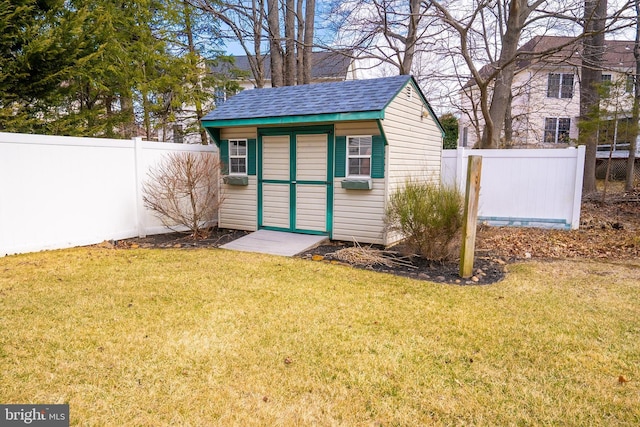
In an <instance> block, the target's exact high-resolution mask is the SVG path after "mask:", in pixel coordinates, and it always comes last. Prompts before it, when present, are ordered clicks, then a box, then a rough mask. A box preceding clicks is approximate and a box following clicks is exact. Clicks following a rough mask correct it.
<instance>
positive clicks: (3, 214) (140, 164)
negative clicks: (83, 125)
mask: <svg viewBox="0 0 640 427" xmlns="http://www.w3.org/2000/svg"><path fill="white" fill-rule="evenodd" d="M215 150H216V148H215V146H203V145H185V144H171V143H159V142H146V141H142V140H140V139H139V138H135V139H134V140H113V139H99V138H73V137H60V136H43V135H24V134H11V133H1V132H0V257H1V256H4V255H7V254H15V253H23V252H33V251H39V250H43V249H58V248H66V247H73V246H81V245H89V244H94V243H99V242H102V241H104V240H107V239H124V238H128V237H135V236H144V235H146V234H158V233H163V232H167V231H168V229H167V228H166V227H164V226H163V225H162V223H161V222H160V220H159V219H157V218H156V217H155V216H154V215H153V214H152V213H151V212H150V211H148V210H147V209H145V208H144V206H143V202H142V194H141V192H142V182H144V180H145V179H146V176H147V172H148V171H149V169H150V168H151V167H152V166H153V165H155V164H157V163H158V162H159V161H160V160H162V159H163V158H164V156H166V155H168V154H169V153H171V152H177V151H192V152H213V151H215Z"/></svg>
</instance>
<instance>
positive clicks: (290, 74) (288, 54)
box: [284, 0, 296, 86]
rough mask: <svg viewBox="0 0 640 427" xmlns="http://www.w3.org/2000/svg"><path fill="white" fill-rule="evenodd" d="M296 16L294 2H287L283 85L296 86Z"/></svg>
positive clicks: (292, 0)
mask: <svg viewBox="0 0 640 427" xmlns="http://www.w3.org/2000/svg"><path fill="white" fill-rule="evenodd" d="M295 18H296V15H295V2H294V0H287V2H286V6H285V14H284V39H285V40H284V46H285V51H284V85H285V86H294V85H295V84H296V31H295V28H296V20H295Z"/></svg>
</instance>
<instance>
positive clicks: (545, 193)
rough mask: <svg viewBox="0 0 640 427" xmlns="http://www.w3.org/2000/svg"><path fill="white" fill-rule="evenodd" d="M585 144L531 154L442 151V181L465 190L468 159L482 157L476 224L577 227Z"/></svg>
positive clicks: (521, 151) (534, 151)
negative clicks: (478, 222) (477, 222)
mask: <svg viewBox="0 0 640 427" xmlns="http://www.w3.org/2000/svg"><path fill="white" fill-rule="evenodd" d="M584 153H585V149H584V146H579V147H578V148H577V149H576V148H567V149H540V150H538V149H536V150H525V149H522V150H518V149H513V150H469V149H464V148H458V149H457V150H444V151H443V154H442V171H441V172H442V175H441V176H442V182H443V183H445V184H450V185H458V186H459V188H460V189H461V190H462V191H463V192H464V182H465V180H466V176H467V175H466V174H467V161H468V160H467V159H468V157H469V156H470V155H474V156H482V177H481V181H480V201H479V207H478V219H479V221H483V222H487V223H489V224H491V225H520V226H536V227H544V228H561V229H577V228H578V227H579V225H580V201H581V198H582V178H583V173H584Z"/></svg>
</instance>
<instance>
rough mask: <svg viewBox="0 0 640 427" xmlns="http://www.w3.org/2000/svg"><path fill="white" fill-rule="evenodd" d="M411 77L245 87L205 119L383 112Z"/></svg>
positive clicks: (204, 119)
mask: <svg viewBox="0 0 640 427" xmlns="http://www.w3.org/2000/svg"><path fill="white" fill-rule="evenodd" d="M411 79H412V77H411V76H408V75H401V76H394V77H383V78H378V79H369V80H348V81H344V82H336V83H316V84H310V85H299V86H285V87H279V88H265V89H254V90H244V91H242V92H240V93H238V94H237V95H234V96H232V97H231V98H229V100H228V101H227V102H225V103H224V104H222V105H220V106H219V107H218V108H216V109H215V110H213V111H212V112H210V113H209V114H207V115H206V116H205V117H203V118H202V121H203V122H206V121H218V120H237V119H256V118H269V117H286V116H305V115H319V114H337V113H356V112H375V111H382V110H384V108H385V107H386V106H387V104H388V103H389V102H390V101H391V100H392V99H393V98H394V97H395V96H396V94H397V93H398V92H399V91H400V90H402V88H403V87H404V86H405V85H406V84H407V82H409V81H410V80H411ZM425 102H426V101H425Z"/></svg>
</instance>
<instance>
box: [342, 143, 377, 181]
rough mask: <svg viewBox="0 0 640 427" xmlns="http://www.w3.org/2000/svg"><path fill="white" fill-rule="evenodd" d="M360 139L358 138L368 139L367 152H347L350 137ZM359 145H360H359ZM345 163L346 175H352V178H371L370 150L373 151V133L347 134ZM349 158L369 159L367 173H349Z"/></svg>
mask: <svg viewBox="0 0 640 427" xmlns="http://www.w3.org/2000/svg"><path fill="white" fill-rule="evenodd" d="M356 138H358V139H360V138H368V139H369V144H370V145H369V147H370V148H369V154H354V155H352V154H351V153H350V152H349V141H350V140H352V139H356ZM359 147H360V145H359ZM346 151H347V160H346V161H347V164H346V169H347V176H348V177H352V178H371V167H372V162H371V161H372V158H371V157H372V156H371V154H372V152H373V135H350V136H347V150H346ZM351 159H369V173H368V174H367V175H364V174H352V173H351V165H350V161H349V160H351Z"/></svg>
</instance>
